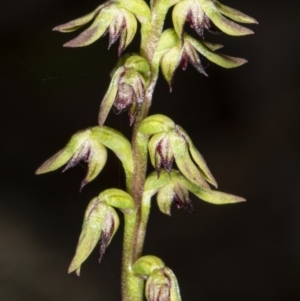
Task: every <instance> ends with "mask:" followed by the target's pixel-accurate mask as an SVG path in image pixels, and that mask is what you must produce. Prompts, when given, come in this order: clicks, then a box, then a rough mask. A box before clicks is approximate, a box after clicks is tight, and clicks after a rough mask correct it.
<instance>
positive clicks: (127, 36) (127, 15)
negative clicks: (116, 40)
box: [118, 9, 137, 56]
mask: <svg viewBox="0 0 300 301" xmlns="http://www.w3.org/2000/svg"><path fill="white" fill-rule="evenodd" d="M120 10H122V12H123V16H124V20H125V29H124V30H123V31H122V34H121V38H120V44H119V49H118V53H119V56H120V55H121V53H122V52H123V51H124V50H125V49H126V48H127V46H128V45H129V44H130V43H131V42H132V40H133V38H134V36H135V34H136V30H137V20H136V17H135V16H134V14H133V13H131V12H130V11H128V10H126V9H120Z"/></svg>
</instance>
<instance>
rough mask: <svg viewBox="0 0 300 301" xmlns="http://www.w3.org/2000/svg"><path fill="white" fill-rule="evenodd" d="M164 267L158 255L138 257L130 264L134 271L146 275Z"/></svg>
mask: <svg viewBox="0 0 300 301" xmlns="http://www.w3.org/2000/svg"><path fill="white" fill-rule="evenodd" d="M164 267H165V263H164V262H163V261H162V260H161V259H160V258H158V257H156V256H153V255H146V256H142V257H140V258H139V259H138V260H137V261H136V262H135V263H134V264H133V266H132V270H133V272H134V273H136V274H138V275H140V276H143V277H146V276H149V275H150V274H151V273H152V272H154V271H155V270H157V269H162V268H164Z"/></svg>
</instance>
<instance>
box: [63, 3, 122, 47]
mask: <svg viewBox="0 0 300 301" xmlns="http://www.w3.org/2000/svg"><path fill="white" fill-rule="evenodd" d="M116 10H117V7H116V6H115V5H109V6H106V7H104V8H103V9H102V10H101V11H100V13H99V14H98V15H97V17H96V18H95V20H94V22H93V23H92V25H91V26H90V27H89V28H87V29H86V30H85V31H83V32H82V33H81V34H80V35H79V36H77V37H76V38H75V39H73V40H71V41H69V42H67V43H65V44H64V47H82V46H87V45H90V44H92V43H93V42H95V41H96V40H98V39H99V38H100V37H102V36H103V34H104V33H105V32H106V30H107V28H108V27H109V25H110V23H111V22H112V20H113V19H114V16H115V13H116Z"/></svg>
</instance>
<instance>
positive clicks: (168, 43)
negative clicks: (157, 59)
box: [155, 28, 180, 55]
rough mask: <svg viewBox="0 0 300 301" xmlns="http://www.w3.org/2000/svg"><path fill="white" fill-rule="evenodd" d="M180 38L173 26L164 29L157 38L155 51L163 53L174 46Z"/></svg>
mask: <svg viewBox="0 0 300 301" xmlns="http://www.w3.org/2000/svg"><path fill="white" fill-rule="evenodd" d="M179 41H180V39H179V38H178V35H177V33H176V32H175V30H174V29H173V28H168V29H166V30H164V31H163V32H162V34H161V36H160V38H159V40H158V43H157V47H156V50H155V53H157V54H161V55H162V54H164V53H165V52H166V51H168V50H169V49H171V48H172V47H173V46H175V45H176V44H177V43H178V42H179Z"/></svg>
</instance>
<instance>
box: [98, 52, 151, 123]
mask: <svg viewBox="0 0 300 301" xmlns="http://www.w3.org/2000/svg"><path fill="white" fill-rule="evenodd" d="M120 61H121V62H120V63H119V64H117V68H116V70H114V72H113V76H112V79H111V82H110V85H109V88H108V90H107V92H106V94H105V96H104V98H103V100H102V103H101V106H100V111H99V117H98V123H99V125H100V126H102V125H103V124H104V122H105V120H106V118H107V115H108V113H109V111H110V110H111V109H113V111H114V112H115V113H116V114H120V113H122V112H124V111H127V110H128V115H129V120H130V125H132V124H133V122H134V120H135V116H136V114H137V113H138V111H139V110H140V108H141V106H142V104H143V102H144V99H145V91H146V87H147V84H148V80H149V75H150V67H149V64H148V63H147V61H146V60H145V59H144V58H142V57H141V56H139V55H131V56H129V57H128V56H124V58H120Z"/></svg>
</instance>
